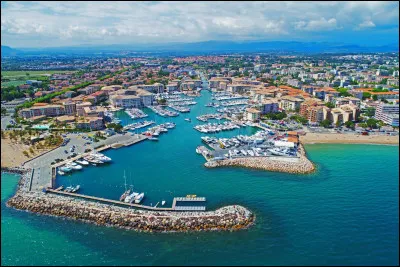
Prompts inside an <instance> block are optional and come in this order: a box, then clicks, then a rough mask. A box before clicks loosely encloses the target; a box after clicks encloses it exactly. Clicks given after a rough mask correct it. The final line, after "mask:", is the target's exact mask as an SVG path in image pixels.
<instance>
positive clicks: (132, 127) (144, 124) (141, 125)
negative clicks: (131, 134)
mask: <svg viewBox="0 0 400 267" xmlns="http://www.w3.org/2000/svg"><path fill="white" fill-rule="evenodd" d="M154 123H155V122H154V121H140V122H136V123H131V124H128V125H125V126H124V127H123V129H124V130H136V129H141V128H144V127H147V126H150V125H152V124H154Z"/></svg>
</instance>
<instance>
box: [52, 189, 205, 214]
mask: <svg viewBox="0 0 400 267" xmlns="http://www.w3.org/2000/svg"><path fill="white" fill-rule="evenodd" d="M60 189H61V187H59V188H57V189H46V192H50V193H54V194H59V195H64V196H70V197H79V198H84V199H88V200H94V201H101V202H104V203H108V204H117V205H123V206H128V207H134V208H139V209H145V210H152V211H205V210H206V207H205V206H176V203H177V202H178V201H203V202H204V201H206V198H205V197H198V198H184V197H177V198H174V201H173V203H172V207H171V208H163V207H156V206H154V207H152V206H146V205H141V204H134V203H125V202H122V201H118V200H113V199H107V198H101V197H94V196H88V195H82V194H77V193H71V192H64V191H60Z"/></svg>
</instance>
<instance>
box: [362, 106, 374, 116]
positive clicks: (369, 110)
mask: <svg viewBox="0 0 400 267" xmlns="http://www.w3.org/2000/svg"><path fill="white" fill-rule="evenodd" d="M364 114H365V116H368V117H372V116H374V115H375V108H372V107H369V108H366V109H365V111H364Z"/></svg>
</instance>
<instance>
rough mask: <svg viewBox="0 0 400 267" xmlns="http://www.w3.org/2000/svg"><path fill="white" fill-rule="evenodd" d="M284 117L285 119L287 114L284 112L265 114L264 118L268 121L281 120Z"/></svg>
mask: <svg viewBox="0 0 400 267" xmlns="http://www.w3.org/2000/svg"><path fill="white" fill-rule="evenodd" d="M286 117H287V114H286V113H285V112H279V113H267V114H265V118H267V119H269V120H283V119H284V118H286Z"/></svg>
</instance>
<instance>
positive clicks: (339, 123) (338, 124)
mask: <svg viewBox="0 0 400 267" xmlns="http://www.w3.org/2000/svg"><path fill="white" fill-rule="evenodd" d="M335 125H336V128H338V127H340V125H342V123H341V122H340V121H339V120H338V121H337V122H336V124H335Z"/></svg>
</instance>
